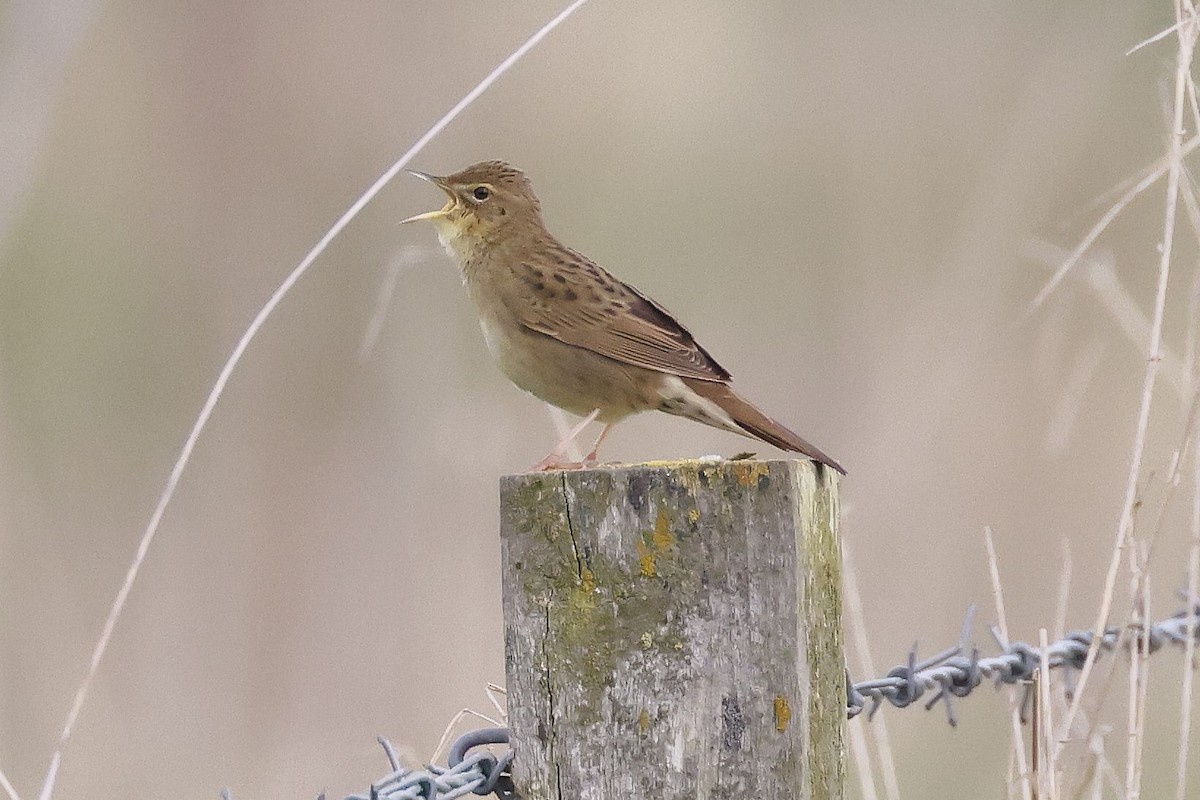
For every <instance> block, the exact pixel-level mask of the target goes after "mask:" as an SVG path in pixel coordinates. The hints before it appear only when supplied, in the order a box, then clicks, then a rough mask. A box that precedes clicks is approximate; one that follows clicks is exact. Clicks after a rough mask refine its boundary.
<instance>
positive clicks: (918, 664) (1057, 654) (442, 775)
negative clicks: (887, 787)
mask: <svg viewBox="0 0 1200 800" xmlns="http://www.w3.org/2000/svg"><path fill="white" fill-rule="evenodd" d="M970 618H971V612H968V615H967V623H966V624H964V631H963V639H964V640H965V639H966V637H967V629H968V628H969V622H970ZM1198 618H1200V602H1195V601H1194V602H1193V606H1192V608H1191V610H1190V611H1181V612H1179V613H1178V614H1175V615H1174V616H1172V617H1168V618H1167V619H1164V620H1162V621H1161V622H1156V623H1154V624H1153V625H1150V626H1148V627H1147V626H1145V625H1143V624H1141V623H1131V624H1129V625H1127V626H1125V627H1124V628H1120V627H1117V626H1112V627H1109V628H1108V629H1106V630H1105V632H1104V636H1103V637H1102V638H1101V639H1100V644H1099V648H1100V651H1101V652H1106V653H1107V652H1112V651H1113V650H1115V649H1117V647H1118V646H1121V645H1124V646H1125V647H1135V646H1136V647H1142V648H1145V652H1147V653H1155V652H1157V651H1158V650H1160V649H1161V648H1162V647H1163V645H1165V644H1168V643H1172V644H1178V645H1182V644H1184V643H1185V642H1186V641H1187V640H1188V638H1189V637H1191V638H1194V639H1200V624H1198V622H1200V619H1198ZM992 636H993V637H994V638H995V639H996V642H997V644H998V645H999V646H1000V650H1001V652H1000V654H999V655H996V656H992V657H990V658H980V657H979V649H978V648H972V649H971V652H970V655H965V654H964V648H965V645H963V644H959V645H958V646H956V647H951V648H949V649H947V650H943V651H942V652H940V653H938V654H937V655H935V656H933V657H932V658H928V659H924V660H922V661H918V660H917V648H916V646H915V645H914V646H913V649H912V650H911V651H910V652H909V654H908V661H907V663H904V664H900V665H897V666H895V667H893V668H892V669H891V670H889V671H888V673H887V675H886V676H884V677H882V678H875V679H873V680H867V681H859V682H858V683H852V682H851V681H850V674H849V670H847V673H846V716H847V717H848V718H849V719H854V718H855V717H857V716H858V715H859V714H861V713H862V712H863V711H864V710H867V702H868V700H869V701H871V703H872V705H871V708H870V709H869V710H867V717H868V718H870V717H873V716H874V715H875V712H876V711H878V710H879V708H880V707H881V706H882V705H883V703H884V702H885V701H886V702H888V703H891V704H892V705H894V706H896V707H897V708H905V707H906V706H910V705H912V704H913V703H915V702H917V701H918V700H919V699H921V697H922V696H923V695H924V694H925V693H926V692H928V691H935V692H936V694H935V695H934V696H933V697H932V698H931V699H929V700H928V701H927V702H926V703H925V708H926V709H927V710H928V709H930V708H933V706H934V705H936V704H937V703H938V702H939V701H940V702H942V703H943V704H944V705H945V706H946V716H947V719H948V720H949V722H950V724H951V725H955V724H957V721H956V720H955V717H954V708H953V706H952V705H951V700H950V699H951V698H952V697H966V696H967V695H969V694H970V693H971V692H972V691H974V690H975V688H976V687H978V686H979V685H980V684H981V683H983V680H984V678H988V679H991V680H993V681H994V682H995V684H996V685H997V686H999V685H1000V684H1002V683H1007V684H1013V685H1019V684H1024V685H1025V687H1026V692H1027V693H1028V688H1029V683H1028V682H1029V679H1030V678H1031V677H1032V676H1033V673H1034V671H1035V670H1037V669H1038V668H1039V667H1040V666H1041V661H1042V651H1041V650H1040V649H1039V648H1037V647H1034V646H1033V645H1030V644H1027V643H1025V642H1005V641H1003V640H1002V638H1001V637H1000V635H999V633H998V632H997V631H996V629H995V628H993V629H992ZM1091 643H1092V632H1091V631H1071V632H1070V633H1068V634H1067V635H1066V636H1064V637H1063V638H1062V639H1059V640H1058V641H1057V642H1054V643H1053V644H1050V645H1049V646H1048V647H1047V648H1046V660H1047V662H1048V663H1049V665H1050V669H1065V670H1066V675H1067V676H1068V685H1067V691H1068V693H1070V692H1071V691H1072V690H1073V688H1074V687H1073V685H1072V683H1071V679H1072V678H1073V676H1074V673H1075V672H1076V671H1078V670H1080V669H1083V663H1084V660H1085V659H1086V658H1087V653H1088V648H1089V647H1090V646H1091ZM508 736H509V729H508V728H483V729H481V730H477V731H471V732H470V733H467V734H465V735H463V736H461V737H459V739H458V740H457V741H455V743H454V745H453V746H452V747H451V748H450V756H449V759H448V763H449V766H448V767H438V766H430V767H428V768H427V769H423V770H406V769H401V768H400V765H399V761H398V760H397V758H396V753H395V752H394V751H393V750H392V747H391V745H390V744H388V742H387V741H386V740H384V739H380V740H379V743H380V744H381V745H383V748H384V751H385V752H386V753H387V757H388V761H389V762H390V763H391V765H392V772H391V774H389V775H387V776H386V777H384V778H383V779H381V780H380V781H378V782H377V783H373V784H371V791H370V794H366V795H357V794H356V795H350V796H349V797H347V798H346V800H450V798H454V797H462V796H464V795H467V794H471V793H474V794H479V795H487V794H493V793H494V794H495V795H496V796H497V797H499V798H501V800H519V798H520V795H519V794H518V793H517V791H516V788H515V786H514V785H513V781H512V774H511V771H510V767H511V766H512V761H513V751H512V750H509V751H507V752H505V753H504V754H503V755H502V756H501V757H500V758H496V756H494V755H492V754H491V753H487V752H481V753H475V754H474V755H468V752H469V751H470V750H471V749H472V748H475V747H479V746H482V745H490V744H508Z"/></svg>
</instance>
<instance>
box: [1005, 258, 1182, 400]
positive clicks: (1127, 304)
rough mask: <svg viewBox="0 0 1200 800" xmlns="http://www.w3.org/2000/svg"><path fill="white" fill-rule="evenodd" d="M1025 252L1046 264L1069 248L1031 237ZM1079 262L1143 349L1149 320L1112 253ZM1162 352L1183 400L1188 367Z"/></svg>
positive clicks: (1088, 280)
mask: <svg viewBox="0 0 1200 800" xmlns="http://www.w3.org/2000/svg"><path fill="white" fill-rule="evenodd" d="M1022 253H1023V255H1024V256H1025V257H1026V258H1028V259H1030V260H1031V261H1034V262H1037V263H1039V264H1042V265H1044V266H1046V267H1053V266H1054V265H1055V264H1061V263H1062V262H1063V259H1064V258H1066V257H1067V255H1068V251H1067V250H1065V249H1064V248H1062V247H1059V246H1058V245H1056V244H1052V243H1050V242H1046V241H1043V240H1041V239H1031V240H1029V241H1028V242H1026V244H1025V246H1024V248H1023V250H1022ZM1079 264H1080V266H1083V267H1085V268H1086V272H1085V273H1084V275H1083V276H1081V277H1082V279H1083V281H1085V282H1086V283H1087V286H1088V288H1090V289H1091V290H1092V293H1093V295H1094V296H1095V297H1096V299H1097V300H1099V301H1100V305H1101V306H1102V307H1103V308H1104V309H1105V310H1106V311H1107V312H1108V314H1109V316H1110V317H1112V319H1113V321H1114V322H1116V323H1117V327H1118V328H1120V330H1121V332H1122V333H1124V334H1125V337H1126V339H1128V340H1129V342H1130V343H1131V344H1133V345H1134V346H1135V347H1137V348H1138V349H1139V350H1140V349H1141V347H1142V346H1143V344H1144V343H1145V342H1146V340H1147V339H1149V338H1150V320H1149V319H1148V318H1147V317H1146V315H1145V314H1144V313H1142V310H1141V308H1139V307H1138V304H1137V301H1135V300H1134V298H1133V295H1132V294H1130V292H1129V290H1128V289H1126V288H1125V285H1124V284H1123V283H1122V282H1121V278H1120V276H1119V275H1118V274H1117V270H1116V267H1115V266H1114V264H1113V260H1112V257H1111V256H1109V255H1107V254H1105V255H1092V256H1088V257H1081V258H1080V259H1079ZM1161 355H1162V359H1161V360H1162V362H1163V365H1164V366H1165V367H1166V371H1165V372H1164V376H1165V377H1166V380H1167V381H1168V382H1169V383H1170V384H1171V387H1172V388H1173V389H1174V390H1175V392H1176V393H1177V394H1178V395H1179V397H1180V398H1181V400H1182V398H1184V397H1186V396H1187V395H1188V393H1189V391H1190V386H1191V383H1190V382H1189V381H1185V380H1182V379H1181V378H1180V375H1181V374H1183V373H1184V371H1185V367H1186V364H1185V362H1184V361H1183V360H1181V359H1180V358H1179V357H1178V356H1177V355H1175V354H1174V353H1172V352H1171V351H1170V350H1169V349H1168V348H1166V347H1165V346H1164V347H1163V350H1162V354H1161Z"/></svg>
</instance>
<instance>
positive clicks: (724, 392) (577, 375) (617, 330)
mask: <svg viewBox="0 0 1200 800" xmlns="http://www.w3.org/2000/svg"><path fill="white" fill-rule="evenodd" d="M412 174H413V175H416V176H417V177H418V178H422V179H424V180H427V181H429V182H430V183H433V184H434V185H435V186H437V187H438V188H440V189H441V190H442V191H444V192H445V193H446V194H447V195H449V200H448V202H447V203H446V205H445V206H444V207H443V208H440V209H438V210H437V211H430V212H427V213H425V214H418V215H416V216H414V217H409V218H408V219H406V220H404V222H413V221H415V220H420V219H427V220H430V221H431V222H433V224H434V227H436V228H437V233H438V238H439V239H441V242H442V245H443V246H444V247H445V248H446V251H447V252H448V253H449V254H450V256H451V257H452V258H453V259H454V260H455V261H457V262H458V265H459V267H460V268H461V269H462V275H463V282H464V283H465V284H466V287H467V293H468V294H469V295H470V297H471V300H472V301H473V302H474V304H475V310H476V311H477V312H478V313H479V323H480V325H481V326H482V328H483V336H484V339H486V340H487V345H488V349H489V350H491V352H492V356H493V357H494V358H495V359H496V362H497V363H498V364H499V366H500V369H501V371H503V372H504V374H505V375H506V376H508V378H509V380H511V381H512V382H513V383H515V384H516V385H517V386H519V387H521V388H522V389H524V390H525V391H527V392H529V393H530V394H532V395H534V396H536V397H539V398H541V399H542V400H545V401H546V402H547V403H551V404H552V405H556V406H558V407H559V408H562V409H565V410H567V411H569V412H571V413H572V414H578V415H580V416H583V417H584V420H583V422H581V423H580V424H579V425H578V426H577V427H576V428H575V430H573V431H572V432H571V434H569V435H568V436H567V437H566V438H564V439H563V441H561V442H559V444H558V445H557V446H556V447H555V448H554V450H553V451H552V452H551V453H550V454H549V455H548V456H546V458H545V459H543V460H542V461H541V463H539V464H537V465H536V466H535V467H534V469H561V468H569V467H579V466H583V465H584V464H593V463H595V461H596V451H597V450H598V449H599V447H600V443H601V442H603V441H604V437H605V436H607V435H608V432H609V431H610V430H611V429H612V426H613V425H615V424H616V423H617V422H619V421H620V420H622V419H624V418H625V417H627V416H629V415H630V414H636V413H637V412H639V411H653V410H658V411H665V412H667V413H668V414H676V415H678V416H681V417H687V418H688V419H694V420H696V421H697V422H703V423H704V424H706V425H711V426H713V427H715V428H722V429H724V430H727V431H732V432H734V433H740V434H742V435H745V436H751V437H754V438H757V439H761V440H762V441H764V442H767V443H768V444H772V445H774V446H775V447H778V448H780V449H781V450H790V451H794V452H797V453H803V454H804V455H806V456H808V457H809V458H811V459H813V460H815V461H819V462H821V463H822V464H828V465H829V466H830V467H832V468H833V469H835V470H837V471H838V472H840V473H842V474H845V470H844V469H842V466H841V465H840V464H838V463H837V462H836V461H834V460H833V459H832V458H830V457H829V456H827V455H825V454H824V453H823V452H821V451H820V450H818V449H817V448H816V447H814V446H813V445H811V444H809V443H808V442H806V441H805V440H804V439H802V438H800V437H799V436H797V435H796V434H795V433H793V432H792V431H790V430H788V429H787V428H785V427H784V426H782V425H780V424H779V423H778V422H776V421H775V420H773V419H771V418H770V417H768V416H766V415H765V414H763V413H762V412H761V411H759V410H758V409H757V408H755V407H754V406H752V405H751V404H750V403H748V402H747V401H745V400H743V399H742V398H741V397H739V396H738V395H737V394H735V393H734V391H733V389H731V388H730V387H729V382H730V378H731V376H730V374H729V372H728V371H726V370H725V368H724V367H722V366H721V365H720V364H718V363H717V362H716V360H714V359H713V357H712V356H710V355H709V354H708V352H707V351H706V350H705V349H704V348H703V347H701V346H700V345H699V344H697V343H696V340H695V339H694V338H693V337H692V334H691V333H690V332H688V330H687V328H685V327H683V325H681V324H679V322H678V321H677V320H676V319H675V318H674V317H673V316H671V314H670V313H669V312H668V311H667V310H666V309H665V308H663V307H662V306H660V305H659V304H658V303H656V302H654V301H653V300H651V299H650V298H649V297H647V296H646V295H644V294H642V293H641V292H639V291H638V290H637V289H635V288H633V287H632V286H630V285H629V284H627V283H624V282H622V281H620V280H617V279H616V278H614V277H613V276H612V275H611V274H610V273H609V272H608V271H607V270H605V269H604V268H602V267H601V266H599V265H598V264H596V263H595V262H593V261H592V260H591V259H589V258H587V257H586V256H584V255H582V254H580V253H577V252H576V251H574V250H572V249H570V248H568V247H566V246H564V245H563V244H561V243H560V242H559V241H558V239H556V238H554V236H553V235H552V234H551V233H550V232H549V231H548V230H546V226H545V224H544V223H543V222H542V207H541V203H539V202H538V199H537V197H536V196H535V195H534V193H533V187H532V186H531V185H530V183H529V179H528V178H526V177H525V174H524V173H523V172H521V171H520V170H519V169H516V168H515V167H512V166H510V165H508V164H506V163H504V162H503V161H485V162H483V163H481V164H475V165H474V166H470V167H467V168H466V169H464V170H462V171H461V172H456V173H454V174H453V175H447V176H446V177H444V178H439V177H435V176H433V175H427V174H425V173H423V172H412ZM594 419H599V420H600V421H601V422H603V423H604V424H605V425H604V429H603V431H601V433H600V437H599V438H598V439H597V440H596V443H595V445H594V446H593V447H592V450H591V452H590V453H588V455H587V457H586V458H585V460H584V464H573V463H566V462H564V461H563V454H564V453H565V452H566V450H567V448H568V447H569V446H570V443H571V441H572V440H574V438H575V437H576V436H578V435H579V433H580V432H581V431H582V429H583V428H584V427H585V426H586V425H587V424H588V423H589V422H591V421H592V420H594Z"/></svg>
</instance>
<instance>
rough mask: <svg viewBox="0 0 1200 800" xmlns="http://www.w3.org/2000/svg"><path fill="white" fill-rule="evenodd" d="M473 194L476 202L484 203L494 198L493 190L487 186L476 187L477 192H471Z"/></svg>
mask: <svg viewBox="0 0 1200 800" xmlns="http://www.w3.org/2000/svg"><path fill="white" fill-rule="evenodd" d="M471 194H472V196H474V198H475V199H476V200H478V201H480V202H483V201H484V200H487V199H488V198H489V197H491V196H492V190H491V189H489V188H488V187H486V186H476V187H475V191H473V192H471Z"/></svg>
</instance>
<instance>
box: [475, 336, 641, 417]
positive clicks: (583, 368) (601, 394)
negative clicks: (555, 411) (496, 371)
mask: <svg viewBox="0 0 1200 800" xmlns="http://www.w3.org/2000/svg"><path fill="white" fill-rule="evenodd" d="M480 327H481V328H482V329H483V338H484V340H485V341H486V342H487V346H488V350H490V351H491V353H492V357H493V358H494V359H495V360H496V364H497V366H499V367H500V371H501V372H503V373H504V375H505V376H506V377H507V378H508V379H509V380H510V381H512V382H513V383H515V384H516V385H517V386H518V387H520V388H521V389H524V390H525V391H527V392H529V393H530V394H532V395H534V396H535V397H538V398H540V399H542V400H544V401H546V402H547V403H550V404H551V405H555V406H558V407H559V408H561V409H563V410H565V411H569V412H571V413H572V414H578V415H580V416H586V415H588V414H590V413H592V411H595V410H596V409H599V410H600V415H599V418H600V419H601V420H602V421H605V422H612V421H615V420H618V419H621V418H622V417H626V416H628V415H630V414H633V413H636V412H638V411H646V410H649V409H652V408H656V407H657V405H658V403H659V399H658V396H657V394H656V393H655V392H653V390H652V389H651V386H650V385H649V384H652V383H655V381H649V382H648V381H646V380H645V377H642V376H638V375H634V374H633V373H634V372H637V373H645V374H646V375H647V376H650V377H655V374H654V373H650V372H649V370H643V369H641V368H640V367H634V366H631V365H626V364H621V363H619V362H616V361H613V360H612V359H609V358H605V357H604V356H601V355H598V354H596V353H593V352H591V351H590V350H584V349H583V348H579V347H575V346H573V345H569V344H564V343H563V342H560V341H558V340H557V339H554V338H552V337H550V336H546V335H544V334H541V333H537V332H536V331H531V330H529V329H528V328H525V327H524V326H521V325H519V324H505V323H504V322H502V321H500V320H497V319H494V318H491V317H490V316H481V317H480ZM638 377H642V380H637V378H638Z"/></svg>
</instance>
